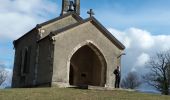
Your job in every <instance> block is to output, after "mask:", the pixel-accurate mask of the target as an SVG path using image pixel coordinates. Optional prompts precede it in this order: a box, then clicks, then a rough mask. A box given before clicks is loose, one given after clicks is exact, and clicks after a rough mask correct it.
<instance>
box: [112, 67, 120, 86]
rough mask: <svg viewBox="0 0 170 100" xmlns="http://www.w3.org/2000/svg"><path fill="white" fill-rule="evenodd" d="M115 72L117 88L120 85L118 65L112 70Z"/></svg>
mask: <svg viewBox="0 0 170 100" xmlns="http://www.w3.org/2000/svg"><path fill="white" fill-rule="evenodd" d="M113 73H114V74H115V88H119V85H120V67H119V66H117V68H116V69H115V70H114V72H113Z"/></svg>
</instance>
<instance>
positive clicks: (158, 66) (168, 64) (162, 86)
mask: <svg viewBox="0 0 170 100" xmlns="http://www.w3.org/2000/svg"><path fill="white" fill-rule="evenodd" d="M147 67H148V68H149V69H150V71H149V73H147V74H146V75H145V76H144V77H143V78H144V80H145V81H146V82H147V83H148V84H149V85H151V86H153V87H155V88H156V89H157V90H158V91H160V92H161V93H162V94H165V95H168V94H169V88H170V51H167V52H161V53H157V54H156V56H155V57H152V58H150V60H149V62H148V63H147Z"/></svg>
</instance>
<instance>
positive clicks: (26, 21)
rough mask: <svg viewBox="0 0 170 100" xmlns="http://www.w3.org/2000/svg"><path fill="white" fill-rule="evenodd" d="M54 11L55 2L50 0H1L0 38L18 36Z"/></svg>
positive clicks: (55, 9)
mask: <svg viewBox="0 0 170 100" xmlns="http://www.w3.org/2000/svg"><path fill="white" fill-rule="evenodd" d="M56 11H57V4H55V3H54V2H52V1H50V0H1V1H0V22H1V24H0V29H1V32H0V40H1V41H2V40H4V39H12V40H13V39H17V38H19V37H20V36H21V35H23V34H24V33H26V32H27V31H28V30H30V29H31V28H33V27H35V25H36V24H38V23H41V22H42V21H45V20H47V19H48V18H49V16H50V15H55V13H56Z"/></svg>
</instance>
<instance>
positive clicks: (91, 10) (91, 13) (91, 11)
mask: <svg viewBox="0 0 170 100" xmlns="http://www.w3.org/2000/svg"><path fill="white" fill-rule="evenodd" d="M87 14H89V15H90V17H92V16H93V15H94V12H93V9H90V11H87Z"/></svg>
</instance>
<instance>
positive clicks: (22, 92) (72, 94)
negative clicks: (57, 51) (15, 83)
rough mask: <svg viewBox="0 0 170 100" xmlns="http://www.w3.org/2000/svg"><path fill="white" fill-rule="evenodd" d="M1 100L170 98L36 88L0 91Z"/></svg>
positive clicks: (138, 99)
mask: <svg viewBox="0 0 170 100" xmlns="http://www.w3.org/2000/svg"><path fill="white" fill-rule="evenodd" d="M0 100H170V96H163V95H154V94H144V93H137V92H128V91H122V90H113V91H103V90H81V89H73V88H35V89H6V90H0Z"/></svg>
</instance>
